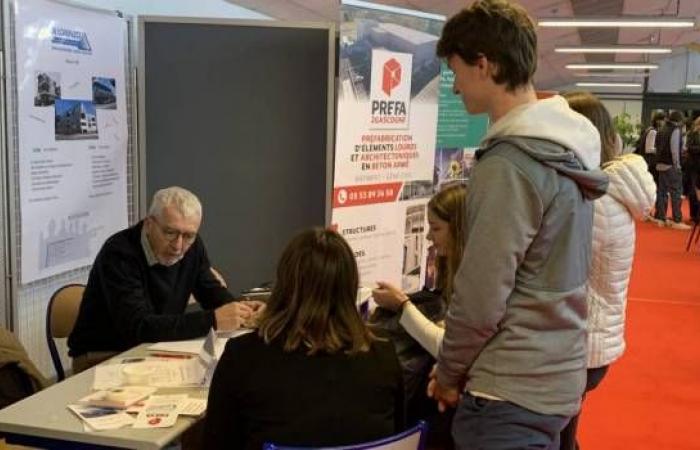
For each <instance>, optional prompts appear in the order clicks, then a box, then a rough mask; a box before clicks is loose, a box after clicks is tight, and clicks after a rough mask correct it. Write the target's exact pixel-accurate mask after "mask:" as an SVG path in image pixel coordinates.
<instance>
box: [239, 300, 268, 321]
mask: <svg viewBox="0 0 700 450" xmlns="http://www.w3.org/2000/svg"><path fill="white" fill-rule="evenodd" d="M241 303H243V304H244V305H248V306H249V307H250V309H251V311H252V313H251V315H250V317H249V318H247V319H246V320H244V321H243V326H244V327H246V328H257V326H258V323H259V322H260V316H261V315H262V313H263V311H265V306H267V305H266V304H265V302H261V301H260V300H248V299H246V300H241Z"/></svg>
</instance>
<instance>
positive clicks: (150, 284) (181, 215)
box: [68, 186, 260, 373]
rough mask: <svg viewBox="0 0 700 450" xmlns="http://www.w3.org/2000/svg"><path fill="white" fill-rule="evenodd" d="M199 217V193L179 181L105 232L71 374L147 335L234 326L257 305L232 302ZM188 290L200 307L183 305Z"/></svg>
mask: <svg viewBox="0 0 700 450" xmlns="http://www.w3.org/2000/svg"><path fill="white" fill-rule="evenodd" d="M201 223H202V205H201V203H200V202H199V199H197V197H196V196H195V195H194V194H193V193H191V192H190V191H188V190H186V189H183V188H181V187H175V186H174V187H169V188H166V189H162V190H160V191H158V192H156V193H155V195H154V196H153V201H152V203H151V207H150V209H149V212H148V216H147V217H146V218H145V219H143V220H142V221H140V222H138V223H137V224H136V225H134V226H132V227H130V228H127V229H126V230H122V231H120V232H118V233H116V234H114V235H113V236H111V237H110V238H109V239H107V241H106V242H105V243H104V245H103V246H102V248H101V249H100V252H99V253H98V254H97V257H96V258H95V262H94V264H93V266H92V269H91V270H90V275H89V278H88V282H87V287H86V288H85V292H84V294H83V300H82V302H81V304H80V311H79V313H78V318H77V320H76V323H75V326H74V328H73V331H72V333H71V334H70V337H69V338H68V347H69V355H70V356H72V357H73V372H74V373H78V372H80V371H82V370H84V369H86V368H88V367H91V366H93V365H95V364H97V363H99V362H101V361H103V360H106V359H108V358H110V357H112V356H114V355H115V354H117V353H119V352H123V351H125V350H127V349H129V348H131V347H134V346H136V345H138V344H141V343H143V342H158V341H173V340H183V339H192V338H196V337H200V336H204V335H205V334H206V333H207V332H208V331H209V330H210V329H211V328H212V327H214V328H215V329H217V330H221V331H232V330H236V329H238V328H239V327H240V326H241V324H242V323H243V321H245V320H247V319H249V318H251V316H252V315H254V313H255V311H256V310H257V309H258V308H260V304H259V303H258V302H249V301H241V302H231V301H232V300H233V295H231V293H230V292H229V291H228V290H227V289H226V288H225V287H224V286H223V284H222V283H221V281H220V280H219V279H218V278H217V276H216V275H215V273H214V272H213V271H212V269H211V266H210V264H209V258H208V257H207V251H206V249H205V247H204V242H203V241H202V239H201V238H200V237H199V235H198V234H197V233H198V231H199V227H200V225H201ZM190 294H193V295H194V297H195V299H196V300H197V301H198V302H199V303H200V304H201V305H202V306H203V308H204V309H203V310H200V311H191V312H185V307H186V305H187V301H188V299H189V297H190Z"/></svg>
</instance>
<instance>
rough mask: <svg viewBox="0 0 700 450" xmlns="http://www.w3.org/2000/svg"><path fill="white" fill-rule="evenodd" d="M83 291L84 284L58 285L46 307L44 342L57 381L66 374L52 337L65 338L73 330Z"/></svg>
mask: <svg viewBox="0 0 700 450" xmlns="http://www.w3.org/2000/svg"><path fill="white" fill-rule="evenodd" d="M83 291H85V285H84V284H67V285H65V286H63V287H60V288H58V290H56V292H54V293H53V295H52V296H51V300H49V306H48V308H47V309H46V343H47V344H48V346H49V353H50V354H51V361H53V365H54V368H55V369H56V378H57V380H58V381H61V380H63V379H64V378H65V377H66V375H65V372H64V370H63V364H62V363H61V357H60V356H59V354H58V349H57V348H56V342H55V341H54V339H56V338H67V337H68V336H69V335H70V333H71V331H73V327H74V326H75V321H76V319H77V318H78V311H79V310H80V302H81V301H82V300H83Z"/></svg>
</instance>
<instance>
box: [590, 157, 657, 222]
mask: <svg viewBox="0 0 700 450" xmlns="http://www.w3.org/2000/svg"><path fill="white" fill-rule="evenodd" d="M603 171H604V172H605V173H606V174H607V175H608V178H609V179H610V184H609V186H608V195H609V196H611V197H612V198H614V199H615V200H617V201H618V202H619V203H620V204H622V205H624V206H625V207H626V208H627V209H628V210H629V212H630V214H632V215H633V216H634V217H635V218H637V219H641V218H642V217H644V216H645V215H648V214H649V211H651V208H652V207H653V206H654V202H655V201H656V184H654V179H653V178H652V176H651V174H650V173H649V170H648V169H647V164H646V161H645V160H644V158H642V157H641V156H639V155H633V154H630V155H623V156H620V157H619V158H615V159H614V160H612V161H610V162H608V163H605V164H604V165H603Z"/></svg>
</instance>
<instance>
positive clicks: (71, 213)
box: [15, 0, 129, 283]
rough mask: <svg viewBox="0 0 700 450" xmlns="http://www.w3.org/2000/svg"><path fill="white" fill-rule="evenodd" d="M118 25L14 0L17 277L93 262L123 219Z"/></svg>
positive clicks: (102, 16) (100, 15)
mask: <svg viewBox="0 0 700 450" xmlns="http://www.w3.org/2000/svg"><path fill="white" fill-rule="evenodd" d="M126 27H127V24H126V21H125V20H124V19H122V18H119V17H117V16H116V14H108V13H104V12H100V11H96V10H90V9H82V8H77V7H73V6H69V5H66V4H60V3H55V2H51V1H47V0H17V1H16V2H15V42H16V44H15V46H16V62H17V64H16V67H17V74H16V75H17V77H16V79H17V105H16V109H17V111H16V113H17V115H18V126H19V129H18V145H19V159H18V165H19V167H18V170H19V195H20V216H21V221H20V223H21V225H20V226H21V256H20V258H21V282H22V283H28V282H31V281H35V280H38V279H41V278H45V277H48V276H51V275H55V274H58V273H61V272H65V271H67V270H71V269H75V268H78V267H83V266H86V265H89V264H92V262H93V260H94V258H95V255H96V254H97V251H98V250H99V249H100V247H101V245H102V243H103V242H104V241H105V239H107V237H109V236H110V235H111V234H113V233H114V232H116V231H117V230H120V229H122V228H125V227H126V226H127V224H128V211H127V180H126V169H127V146H128V141H129V138H128V127H127V111H126V107H127V105H126V86H125V85H126V78H125V77H126V75H125V74H126V67H125V64H126V48H127V42H126V38H127V29H126Z"/></svg>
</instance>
